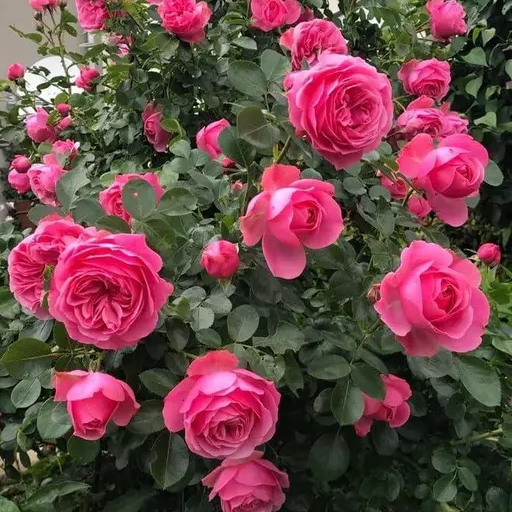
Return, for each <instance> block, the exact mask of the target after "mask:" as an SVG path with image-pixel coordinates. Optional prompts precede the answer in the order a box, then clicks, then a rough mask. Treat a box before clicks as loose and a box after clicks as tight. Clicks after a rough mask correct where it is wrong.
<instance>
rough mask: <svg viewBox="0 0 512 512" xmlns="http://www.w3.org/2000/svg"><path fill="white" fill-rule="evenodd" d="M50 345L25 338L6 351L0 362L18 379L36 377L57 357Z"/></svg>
mask: <svg viewBox="0 0 512 512" xmlns="http://www.w3.org/2000/svg"><path fill="white" fill-rule="evenodd" d="M55 357H56V356H55V355H54V354H52V353H51V350H50V347H48V345H46V343H44V342H43V341H40V340H36V339H35V338H25V339H21V340H19V341H16V342H15V343H13V344H12V345H10V346H9V347H8V348H7V350H6V351H5V353H4V355H3V356H2V359H0V363H2V365H3V366H4V367H5V369H6V370H7V371H8V372H9V375H11V376H12V377H15V378H16V379H24V378H25V377H34V376H36V375H40V374H41V373H43V372H44V371H45V370H47V369H48V368H50V366H51V362H52V360H53V359H55Z"/></svg>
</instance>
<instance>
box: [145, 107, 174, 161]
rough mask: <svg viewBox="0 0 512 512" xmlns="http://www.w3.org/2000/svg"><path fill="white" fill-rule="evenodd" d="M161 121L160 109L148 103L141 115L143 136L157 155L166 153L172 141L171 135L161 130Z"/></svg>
mask: <svg viewBox="0 0 512 512" xmlns="http://www.w3.org/2000/svg"><path fill="white" fill-rule="evenodd" d="M161 121H162V107H161V106H159V105H156V103H148V104H147V105H146V108H144V112H143V113H142V122H143V124H144V135H145V136H146V139H148V142H149V143H150V144H152V145H153V147H154V148H155V151H157V152H158V153H164V152H165V151H167V146H169V142H171V139H172V134H171V133H169V132H166V131H165V130H164V129H163V128H162V125H161Z"/></svg>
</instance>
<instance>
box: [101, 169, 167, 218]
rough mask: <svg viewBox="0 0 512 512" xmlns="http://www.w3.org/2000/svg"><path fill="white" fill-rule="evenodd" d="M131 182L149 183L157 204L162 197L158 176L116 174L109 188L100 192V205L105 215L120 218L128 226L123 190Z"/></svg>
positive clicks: (128, 216) (129, 216)
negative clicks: (141, 181) (142, 181)
mask: <svg viewBox="0 0 512 512" xmlns="http://www.w3.org/2000/svg"><path fill="white" fill-rule="evenodd" d="M132 180H144V181H146V182H147V183H149V184H150V185H151V186H152V187H153V190H154V191H155V195H156V199H157V202H159V201H160V198H161V197H162V196H163V195H164V192H165V191H164V189H163V188H162V186H161V185H160V181H159V179H158V176H157V175H156V174H155V173H153V172H146V173H144V174H118V175H117V176H116V177H115V180H114V183H112V185H110V187H108V188H106V189H105V190H103V191H102V192H100V204H101V206H102V207H103V209H104V210H105V213H106V214H107V215H115V216H116V217H120V218H121V219H123V220H124V221H126V223H127V224H128V225H131V222H132V217H131V215H130V214H129V213H128V212H127V211H126V210H125V209H124V206H123V188H124V186H125V185H126V184H127V183H128V182H129V181H132Z"/></svg>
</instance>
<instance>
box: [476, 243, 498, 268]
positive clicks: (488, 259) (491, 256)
mask: <svg viewBox="0 0 512 512" xmlns="http://www.w3.org/2000/svg"><path fill="white" fill-rule="evenodd" d="M476 255H477V256H478V259H479V260H480V261H481V262H482V263H485V264H486V265H489V266H491V267H494V266H496V265H499V264H500V261H501V250H500V247H499V246H498V245H496V244H483V245H481V246H480V247H479V248H478V251H477V252H476Z"/></svg>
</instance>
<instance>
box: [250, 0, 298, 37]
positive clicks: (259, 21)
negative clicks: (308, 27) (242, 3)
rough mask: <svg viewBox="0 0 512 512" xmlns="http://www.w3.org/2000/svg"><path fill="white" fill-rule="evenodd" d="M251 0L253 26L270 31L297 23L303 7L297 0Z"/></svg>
mask: <svg viewBox="0 0 512 512" xmlns="http://www.w3.org/2000/svg"><path fill="white" fill-rule="evenodd" d="M249 1H250V2H251V4H250V5H251V12H252V26H253V27H256V28H259V29H260V30H263V32H270V31H271V30H274V29H275V28H279V27H284V26H285V25H291V24H292V23H295V22H296V21H297V20H298V19H299V17H300V15H301V8H300V4H299V2H297V0H249Z"/></svg>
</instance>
